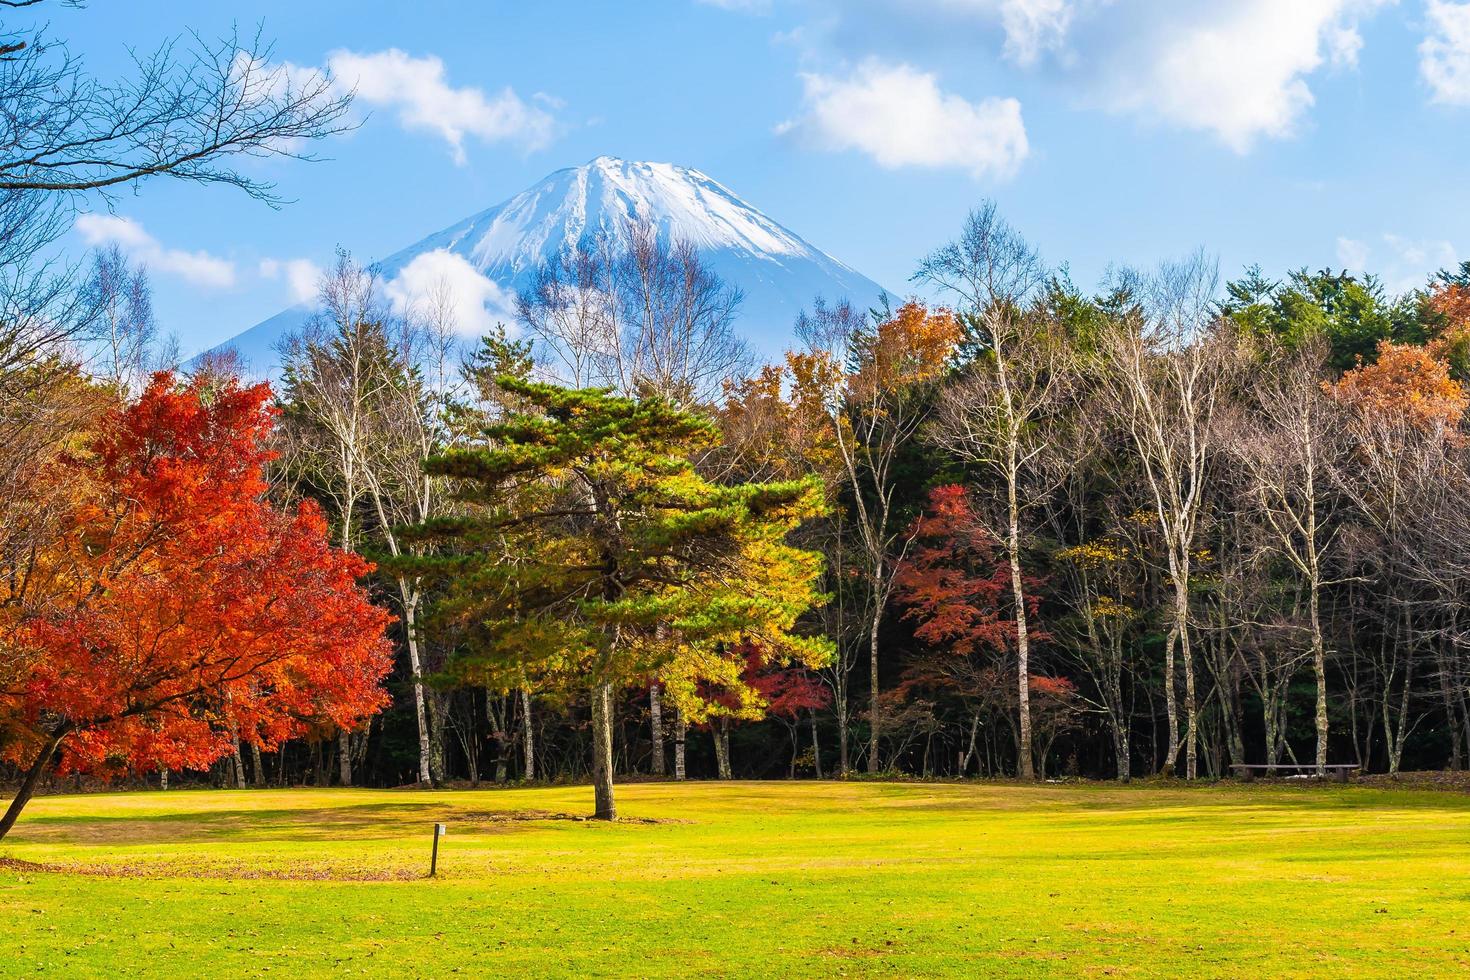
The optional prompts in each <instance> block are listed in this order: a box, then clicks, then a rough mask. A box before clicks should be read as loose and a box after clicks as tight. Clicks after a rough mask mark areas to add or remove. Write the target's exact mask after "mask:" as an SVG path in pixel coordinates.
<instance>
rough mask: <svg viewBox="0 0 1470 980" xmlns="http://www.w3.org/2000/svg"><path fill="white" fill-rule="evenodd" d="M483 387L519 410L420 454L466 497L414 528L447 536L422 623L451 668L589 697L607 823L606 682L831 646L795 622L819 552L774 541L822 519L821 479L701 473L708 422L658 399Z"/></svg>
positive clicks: (712, 669)
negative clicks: (755, 647)
mask: <svg viewBox="0 0 1470 980" xmlns="http://www.w3.org/2000/svg"><path fill="white" fill-rule="evenodd" d="M496 383H497V385H498V387H499V388H500V389H501V390H502V391H503V392H504V393H505V394H506V395H507V396H509V397H508V398H507V401H508V402H510V403H512V404H514V405H516V406H517V410H516V411H515V412H513V413H511V414H509V415H508V416H507V417H506V418H505V419H504V420H503V421H501V422H498V423H495V424H491V425H488V426H487V427H486V428H485V429H484V431H483V433H481V439H480V440H477V445H475V446H473V447H466V448H459V449H456V450H453V451H451V452H448V453H446V454H444V455H442V456H440V457H438V458H435V459H433V460H431V461H430V463H429V470H430V472H432V473H434V474H436V475H441V476H445V477H448V478H450V479H452V480H453V481H455V483H456V484H457V486H458V487H459V491H458V494H459V498H460V500H461V502H462V504H463V505H464V506H463V509H462V514H461V516H458V517H454V518H448V519H442V520H438V521H433V522H430V523H428V524H426V525H423V526H421V527H419V528H417V529H415V532H414V533H416V534H418V535H420V536H423V537H428V538H434V539H438V540H439V541H440V542H441V543H442V544H444V545H445V547H443V548H441V549H440V550H439V551H438V553H437V554H438V557H435V558H433V559H426V561H429V562H432V564H433V566H434V567H435V568H436V569H437V571H438V573H439V577H440V599H439V601H438V603H437V607H436V610H435V621H436V622H437V624H438V626H439V628H442V629H445V630H449V631H453V632H454V634H455V635H456V637H457V645H458V647H459V653H458V655H457V660H456V665H455V666H456V671H457V672H458V673H460V675H461V676H463V677H466V678H473V679H475V680H476V681H478V682H481V683H488V684H492V685H493V684H495V683H497V679H498V680H499V681H500V682H504V683H507V684H509V683H515V682H516V681H518V680H520V679H526V680H529V681H531V682H532V683H535V684H537V685H541V686H545V687H554V686H558V685H559V686H562V687H564V688H571V687H580V688H582V689H583V690H586V691H587V692H588V693H589V694H590V696H591V702H592V726H593V764H592V774H593V781H594V786H595V791H596V812H595V815H596V816H597V817H598V818H600V819H607V820H612V819H615V818H616V815H617V811H616V806H615V803H614V799H613V785H612V776H613V773H612V755H613V753H612V713H613V711H612V704H613V695H614V692H615V691H616V690H618V689H619V688H620V687H622V686H624V685H628V684H632V683H634V682H637V681H640V680H645V679H647V678H648V677H650V676H653V675H656V674H660V673H670V672H672V673H675V674H679V675H681V676H686V677H687V676H696V675H699V674H701V673H705V674H709V675H711V676H712V679H714V676H715V675H718V676H719V679H720V680H721V681H724V680H726V679H727V678H728V675H729V673H730V672H729V671H725V670H722V669H720V666H719V665H720V664H722V663H723V662H724V661H725V660H727V659H728V660H731V661H732V662H733V661H734V659H735V657H736V655H735V653H734V647H735V646H736V645H737V644H738V643H741V642H751V643H758V644H760V645H761V646H762V648H763V649H765V650H767V651H770V652H771V653H772V654H773V655H774V656H776V657H777V658H778V659H784V660H787V661H799V662H801V663H804V664H806V665H808V666H820V665H822V664H823V663H825V662H826V660H827V658H828V657H829V656H830V649H829V645H828V643H827V642H826V641H825V640H822V639H815V638H811V637H805V636H801V635H799V634H798V633H797V632H796V631H795V628H796V623H797V620H798V618H799V617H800V616H801V615H802V614H803V613H804V612H806V611H807V610H808V609H809V608H811V607H812V606H813V605H815V604H817V603H818V602H820V601H821V597H820V596H819V595H818V593H817V591H816V582H817V581H818V578H819V575H820V572H821V558H820V556H819V555H818V554H817V553H815V552H810V551H804V550H802V549H799V548H797V547H794V546H792V545H791V544H788V543H787V537H788V535H789V534H790V532H791V531H792V530H794V529H795V528H796V527H797V526H798V525H800V524H801V523H802V522H803V521H804V520H806V519H808V518H811V517H814V516H816V515H817V514H818V513H820V511H821V509H822V507H823V504H822V499H823V497H822V492H821V485H820V483H819V482H818V481H817V480H815V479H805V480H794V481H788V482H781V483H748V484H740V485H735V486H720V485H717V484H714V483H712V482H710V481H709V480H707V479H705V478H704V477H702V476H701V475H699V474H698V473H697V472H696V470H695V467H694V465H693V463H692V462H691V460H692V458H694V457H695V456H696V455H697V454H698V453H700V452H701V451H703V450H706V449H708V448H709V447H710V446H711V445H713V443H714V442H715V440H716V433H717V430H716V427H715V426H714V424H713V423H712V422H710V421H709V420H708V419H705V418H703V417H701V416H699V415H696V414H693V413H691V412H687V411H683V410H680V409H678V408H675V407H674V406H672V405H670V404H669V403H668V402H666V401H664V400H662V399H659V398H645V399H641V400H638V399H630V398H622V397H615V396H613V395H611V394H609V393H608V391H606V390H599V389H580V390H573V389H567V388H561V387H558V386H555V385H550V384H540V383H534V382H529V381H526V380H524V379H522V378H516V377H513V376H509V375H502V376H501V377H500V378H498V379H497V382H496ZM726 651H729V653H728V656H727V655H726Z"/></svg>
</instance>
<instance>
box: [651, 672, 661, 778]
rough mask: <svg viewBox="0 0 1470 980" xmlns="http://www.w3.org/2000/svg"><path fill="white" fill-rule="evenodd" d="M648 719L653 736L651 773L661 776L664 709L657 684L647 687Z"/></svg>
mask: <svg viewBox="0 0 1470 980" xmlns="http://www.w3.org/2000/svg"><path fill="white" fill-rule="evenodd" d="M648 720H649V725H650V728H651V732H650V735H651V737H652V738H653V774H654V775H655V776H662V775H663V774H664V710H663V696H662V695H661V694H660V691H659V686H658V685H657V684H654V685H653V686H651V687H650V688H649V689H648Z"/></svg>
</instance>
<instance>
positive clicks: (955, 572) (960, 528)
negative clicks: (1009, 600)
mask: <svg viewBox="0 0 1470 980" xmlns="http://www.w3.org/2000/svg"><path fill="white" fill-rule="evenodd" d="M912 533H913V537H914V547H913V553H912V554H911V555H910V556H909V558H908V559H907V560H906V561H905V562H904V564H903V566H902V567H901V568H900V569H899V571H898V575H897V576H896V578H895V580H894V585H895V593H896V595H897V598H898V600H899V601H900V602H901V603H903V604H904V606H906V607H907V608H906V609H905V611H904V618H905V619H910V620H914V621H916V622H917V623H918V625H917V626H916V627H915V628H914V636H915V637H917V638H918V639H920V640H922V641H924V642H925V643H927V644H929V645H930V646H933V647H943V648H946V649H948V650H950V651H951V652H953V653H955V654H958V655H960V656H965V657H968V656H972V655H974V654H976V653H979V652H981V651H982V650H1005V649H1007V648H1009V647H1010V646H1011V645H1013V644H1014V643H1015V639H1016V622H1015V620H1014V619H1008V618H1006V617H1005V616H1003V615H1002V604H1003V600H1004V597H1005V595H1006V594H1007V591H1008V589H1009V587H1010V579H1009V571H1008V570H1007V569H1006V568H1005V567H1004V566H1003V565H1002V564H1001V563H1000V562H999V561H997V560H996V556H995V551H996V547H997V544H998V542H997V541H996V539H995V536H994V535H992V534H991V533H990V532H989V531H988V530H986V529H985V526H984V524H983V523H982V522H981V520H980V518H979V517H978V515H976V513H975V509H974V505H973V503H971V501H970V497H969V494H968V493H967V492H966V491H965V488H964V487H962V486H957V485H953V484H951V485H948V486H942V487H935V488H934V489H933V490H930V491H929V500H928V504H927V506H926V507H925V508H924V512H923V514H921V515H920V516H919V518H918V520H917V521H916V522H915V524H914V527H913V529H912ZM1032 594H1033V595H1034V594H1035V593H1034V590H1033V591H1032ZM1031 611H1032V612H1034V611H1035V610H1034V609H1033V610H1031Z"/></svg>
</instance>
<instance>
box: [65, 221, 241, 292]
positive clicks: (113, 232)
mask: <svg viewBox="0 0 1470 980" xmlns="http://www.w3.org/2000/svg"><path fill="white" fill-rule="evenodd" d="M75 227H76V231H77V234H79V235H81V236H82V240H83V241H85V242H86V243H87V244H88V245H91V246H94V247H95V246H98V245H112V244H116V245H117V246H118V247H119V248H121V249H122V250H123V251H124V252H126V253H127V254H128V255H129V256H131V257H132V258H134V259H137V260H138V261H140V262H142V263H143V264H145V265H146V266H147V267H148V269H149V271H151V272H158V273H163V274H165V275H172V276H177V277H178V278H180V279H183V280H184V281H186V282H189V283H192V284H193V285H195V286H204V287H207V288H211V289H224V288H227V287H229V286H233V285H234V284H235V265H234V263H232V262H230V261H228V260H226V259H221V258H218V257H216V256H213V255H210V254H209V253H208V252H202V251H200V252H186V251H183V250H182V249H176V248H164V247H163V245H162V244H160V243H159V241H158V239H156V238H154V237H153V236H152V235H150V234H148V232H147V231H145V230H144V229H143V226H142V225H140V224H138V222H136V221H134V220H133V219H132V218H123V217H119V216H118V215H115V214H84V215H81V216H80V217H78V218H77V222H76V226H75Z"/></svg>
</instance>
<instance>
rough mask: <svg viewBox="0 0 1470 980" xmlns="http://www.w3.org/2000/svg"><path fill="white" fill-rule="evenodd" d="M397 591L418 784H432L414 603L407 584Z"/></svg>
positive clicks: (399, 586)
mask: <svg viewBox="0 0 1470 980" xmlns="http://www.w3.org/2000/svg"><path fill="white" fill-rule="evenodd" d="M398 591H399V593H400V594H401V595H403V596H404V597H405V598H404V601H403V629H404V633H405V634H406V635H407V637H408V669H409V671H410V672H411V673H412V674H413V711H414V717H415V718H416V719H417V721H418V726H419V783H420V784H425V783H432V782H433V781H434V780H433V777H432V774H431V773H430V771H429V756H430V754H431V753H430V748H429V717H428V710H427V707H426V705H425V704H424V680H423V677H422V676H421V672H422V668H421V667H420V664H419V641H418V624H417V621H416V619H417V612H416V607H417V606H418V603H417V602H416V601H410V600H409V599H408V598H407V597H408V595H409V592H408V583H407V582H405V581H402V580H400V581H399V583H398Z"/></svg>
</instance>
